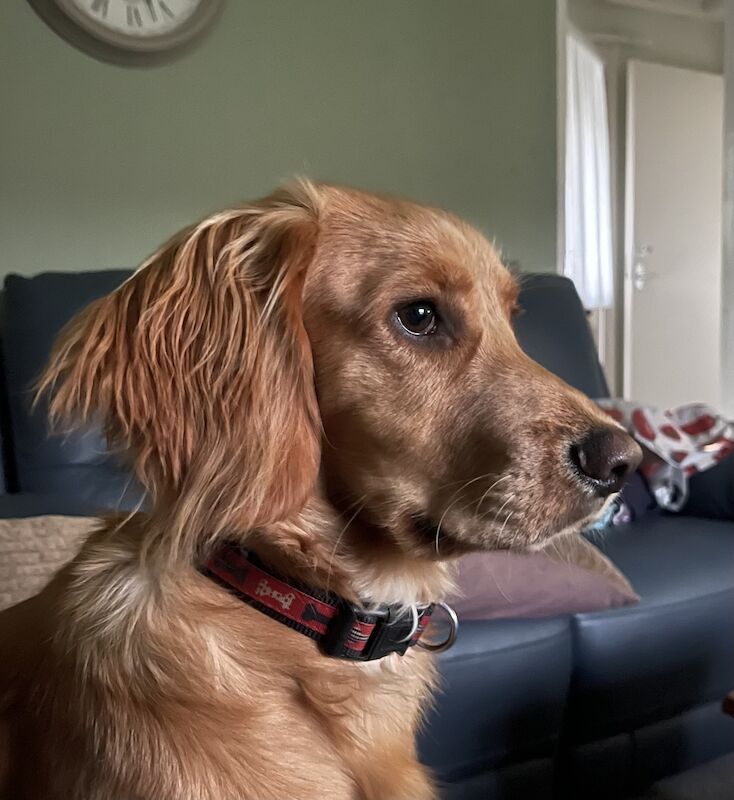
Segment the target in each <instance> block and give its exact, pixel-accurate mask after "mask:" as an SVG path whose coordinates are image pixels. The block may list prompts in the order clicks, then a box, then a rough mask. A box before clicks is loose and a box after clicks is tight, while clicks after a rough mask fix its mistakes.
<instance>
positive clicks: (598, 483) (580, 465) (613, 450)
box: [569, 427, 642, 497]
mask: <svg viewBox="0 0 734 800" xmlns="http://www.w3.org/2000/svg"><path fill="white" fill-rule="evenodd" d="M569 455H570V458H571V463H572V464H573V466H574V468H575V470H576V471H577V472H578V474H579V475H580V476H581V477H582V478H583V479H584V481H585V482H586V483H587V484H590V485H591V486H593V488H594V491H595V492H596V493H597V494H598V495H599V496H600V497H607V496H608V495H610V494H612V493H613V492H618V491H619V490H620V489H621V488H622V486H623V485H624V482H625V481H626V480H627V478H628V477H629V476H630V474H631V473H632V472H633V471H634V470H635V469H637V466H638V465H639V463H640V461H641V460H642V450H641V449H640V446H639V445H638V444H637V442H635V440H634V439H632V437H631V436H628V435H627V434H626V433H625V432H624V431H622V430H620V429H619V428H612V427H609V428H606V427H604V428H602V427H599V428H593V429H592V430H591V431H589V433H588V434H587V435H586V436H585V437H584V438H583V439H582V440H581V441H580V442H577V443H576V444H573V445H571V450H570V453H569Z"/></svg>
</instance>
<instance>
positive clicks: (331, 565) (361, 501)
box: [326, 495, 367, 592]
mask: <svg viewBox="0 0 734 800" xmlns="http://www.w3.org/2000/svg"><path fill="white" fill-rule="evenodd" d="M366 503H367V495H362V497H360V498H358V499H357V500H355V501H354V502H353V503H351V504H350V505H349V506H347V511H349V510H351V509H352V508H354V506H357V509H356V511H355V512H354V514H352V516H351V517H349V519H348V520H347V521H346V523H345V525H344V527H343V528H342V529H341V531H339V535H338V536H337V537H336V541H335V542H334V547H333V548H332V550H331V555H330V556H329V567H328V569H327V572H326V591H327V592H328V591H329V582H330V581H331V575H332V572H333V569H334V559H335V558H336V551H337V550H338V548H339V543H340V542H341V540H342V537H343V536H344V534H345V533H346V532H347V529H348V528H349V526H350V525H351V524H352V523H353V522H354V520H355V519H356V518H357V515H358V514H359V512H360V511H362V509H363V508H364V507H365V505H366Z"/></svg>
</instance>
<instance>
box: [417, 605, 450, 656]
mask: <svg viewBox="0 0 734 800" xmlns="http://www.w3.org/2000/svg"><path fill="white" fill-rule="evenodd" d="M436 606H440V607H441V608H442V609H443V610H444V611H445V612H446V616H447V617H448V622H449V632H448V635H447V636H446V638H445V639H444V640H443V641H442V642H426V641H423V640H421V641H419V642H418V643H417V644H416V647H420V648H422V649H423V650H430V651H431V652H432V653H443V652H444V651H445V650H448V649H449V648H450V647H451V646H452V645H453V644H454V642H455V641H456V637H457V635H458V633H459V618H458V617H457V616H456V612H455V611H454V609H453V608H451V606H450V605H449V604H448V603H436Z"/></svg>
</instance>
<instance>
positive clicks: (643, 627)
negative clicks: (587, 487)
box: [568, 516, 734, 741]
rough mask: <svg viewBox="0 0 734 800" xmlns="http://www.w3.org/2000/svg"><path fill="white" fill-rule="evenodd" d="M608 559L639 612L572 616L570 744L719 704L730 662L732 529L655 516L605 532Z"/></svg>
mask: <svg viewBox="0 0 734 800" xmlns="http://www.w3.org/2000/svg"><path fill="white" fill-rule="evenodd" d="M603 547H604V552H605V553H606V554H607V555H608V556H609V557H610V558H611V559H612V560H613V561H614V562H615V563H616V564H617V566H619V567H620V569H621V570H622V571H623V572H624V573H625V574H626V575H627V576H628V577H629V579H630V581H631V582H632V584H633V585H634V587H635V589H636V590H637V592H638V593H639V594H640V596H641V600H640V602H639V604H638V605H636V606H633V607H627V608H622V609H617V610H614V611H607V612H603V613H596V614H579V615H576V616H574V617H573V620H572V630H573V637H574V647H575V651H576V659H575V667H574V677H573V681H572V684H571V697H570V702H569V718H568V721H569V728H570V732H571V736H572V738H573V740H574V741H589V740H592V739H594V738H601V737H604V736H612V735H614V734H616V733H620V732H622V731H625V730H632V729H635V728H638V727H641V726H643V725H647V724H651V723H653V722H657V721H659V720H662V719H665V718H667V717H669V716H671V715H673V714H677V713H680V712H682V711H685V710H687V709H689V708H692V707H694V706H696V705H700V704H703V703H707V702H712V701H714V700H716V699H719V700H720V699H721V697H723V696H724V694H725V693H726V692H727V691H729V690H730V689H731V685H732V664H734V636H732V635H731V619H732V609H734V525H733V524H732V523H730V522H722V521H716V520H705V519H698V518H686V517H672V516H659V517H651V518H645V519H643V520H641V521H640V522H638V523H636V524H633V525H630V526H626V527H623V528H617V529H611V530H610V531H609V532H608V533H607V534H606V535H605V537H604V540H603Z"/></svg>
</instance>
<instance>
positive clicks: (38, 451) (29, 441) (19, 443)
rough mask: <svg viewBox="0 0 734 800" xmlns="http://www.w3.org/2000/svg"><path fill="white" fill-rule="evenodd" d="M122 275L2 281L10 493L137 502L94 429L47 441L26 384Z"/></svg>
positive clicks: (42, 410)
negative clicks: (61, 336) (69, 326)
mask: <svg viewBox="0 0 734 800" xmlns="http://www.w3.org/2000/svg"><path fill="white" fill-rule="evenodd" d="M129 275H130V272H129V271H127V270H109V271H105V272H80V273H45V274H42V275H37V276H36V277H34V278H24V277H21V276H19V275H9V276H8V277H7V278H6V279H5V290H4V293H3V309H2V316H1V317H0V325H1V328H0V336H1V338H2V346H3V355H4V361H5V370H6V373H5V379H6V385H7V392H8V398H9V403H10V415H11V421H12V431H11V435H12V443H11V444H12V449H13V452H14V468H15V474H14V475H13V476H12V478H13V483H14V486H13V487H12V488H13V489H14V490H16V491H22V492H41V493H52V494H53V493H70V494H73V495H75V496H77V497H79V498H80V499H82V500H85V501H88V502H90V503H97V504H98V505H101V506H107V507H121V508H128V507H130V506H131V505H134V504H135V502H136V501H137V500H138V498H139V495H140V493H139V491H137V490H136V489H135V488H134V487H133V488H131V486H130V484H129V477H128V474H127V472H126V471H125V470H121V469H119V468H118V467H117V465H116V464H115V462H114V460H113V459H112V458H111V457H110V455H109V454H108V453H107V448H106V444H105V441H104V438H103V437H102V436H101V434H100V433H99V431H98V430H92V429H90V430H86V431H81V432H78V433H72V434H69V435H67V436H56V437H49V436H48V425H47V422H46V404H45V402H41V403H40V405H39V407H38V409H37V410H36V411H35V412H33V411H31V402H32V398H33V389H32V387H33V384H34V382H35V381H36V380H37V378H38V376H39V375H40V373H41V371H42V369H43V367H44V365H45V363H46V361H47V359H48V356H49V353H50V352H51V347H52V345H53V342H54V340H55V338H56V336H57V335H58V333H59V331H60V330H61V329H62V328H63V326H64V325H65V324H66V323H67V322H68V321H69V320H70V319H71V318H72V317H73V316H74V315H75V314H76V313H77V312H78V311H80V310H81V309H82V308H84V307H85V306H86V305H88V304H89V303H90V302H92V300H95V299H97V298H98V297H101V296H102V295H105V294H107V293H108V292H110V291H112V290H113V289H115V288H116V287H117V286H119V284H120V283H121V282H122V281H123V280H124V279H125V278H126V277H128V276H129Z"/></svg>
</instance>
